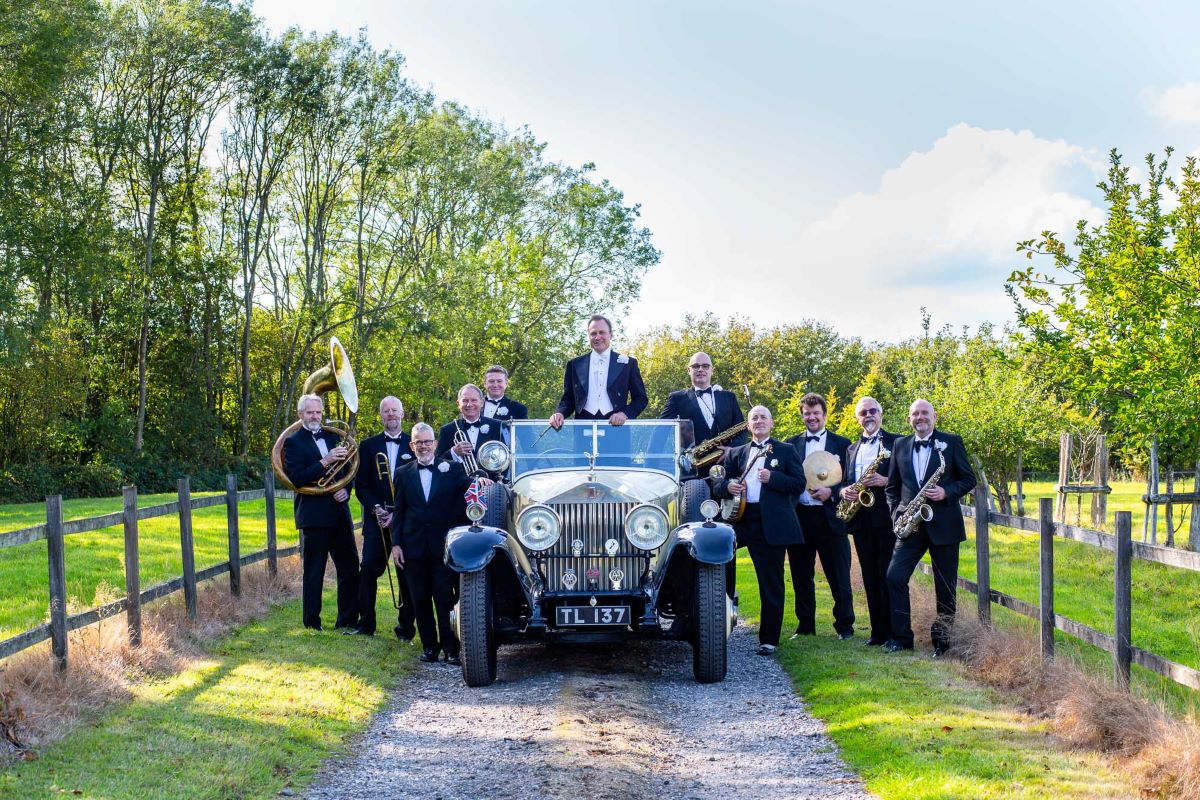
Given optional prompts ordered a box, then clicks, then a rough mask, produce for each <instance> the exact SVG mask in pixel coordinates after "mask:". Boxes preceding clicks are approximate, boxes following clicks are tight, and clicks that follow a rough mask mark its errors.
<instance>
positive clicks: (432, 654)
mask: <svg viewBox="0 0 1200 800" xmlns="http://www.w3.org/2000/svg"><path fill="white" fill-rule="evenodd" d="M417 660H418V661H424V662H425V663H426V664H436V663H437V660H438V651H437V650H422V651H421V655H419V656H417Z"/></svg>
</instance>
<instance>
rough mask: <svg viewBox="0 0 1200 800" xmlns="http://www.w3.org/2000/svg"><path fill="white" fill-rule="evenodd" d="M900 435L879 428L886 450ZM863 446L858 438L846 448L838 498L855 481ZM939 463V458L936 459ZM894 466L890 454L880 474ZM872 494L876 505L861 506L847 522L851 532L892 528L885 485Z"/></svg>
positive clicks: (882, 464)
mask: <svg viewBox="0 0 1200 800" xmlns="http://www.w3.org/2000/svg"><path fill="white" fill-rule="evenodd" d="M899 438H900V437H899V436H897V435H896V434H894V433H889V432H888V431H885V430H883V429H882V428H880V429H879V443H880V446H881V447H883V449H885V450H892V449H893V448H894V447H895V446H896V440H897V439H899ZM861 446H862V439H861V438H859V439H856V440H854V441H853V442H851V443H850V446H849V447H848V448H846V463H845V464H844V465H843V466H844V468H845V469H844V475H845V477H844V478H843V479H842V483H841V486H839V487H838V500H839V501H840V500H841V490H842V489H844V488H845V487H847V486H850V485H851V484H853V483H854V462H855V460H856V459H857V458H858V449H859V448H860V447H861ZM934 463H935V464H936V463H937V459H934ZM891 466H892V458H891V457H890V456H889V457H888V458H885V459H884V460H883V461H882V462H880V464H879V470H878V472H879V474H880V475H882V476H884V477H885V478H886V477H887V476H888V475H889V474H890V470H891ZM870 491H871V494H873V495H875V505H873V506H871V507H870V508H860V509H859V510H858V513H856V514H855V515H854V516H853V517H852V518H851V519H850V521H849V522H847V523H846V530H847V531H849V532H850V533H854V532H856V531H860V530H862V529H864V528H867V527H870V528H882V527H886V528H887V529H888V530H889V531H890V530H891V528H892V515H891V512H890V511H888V502H887V493H886V492H885V491H884V487H882V486H876V487H875V488H873V489H871V490H870Z"/></svg>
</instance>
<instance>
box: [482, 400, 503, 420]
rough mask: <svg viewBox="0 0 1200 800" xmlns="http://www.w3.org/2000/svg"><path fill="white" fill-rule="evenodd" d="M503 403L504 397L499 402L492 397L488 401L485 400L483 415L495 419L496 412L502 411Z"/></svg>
mask: <svg viewBox="0 0 1200 800" xmlns="http://www.w3.org/2000/svg"><path fill="white" fill-rule="evenodd" d="M503 402H504V397H503V395H501V397H500V399H499V400H493V399H492V398H490V397H489V398H488V399H486V400H484V401H483V415H484V416H485V417H493V418H494V417H495V416H496V412H497V411H499V410H500V406H501V404H503Z"/></svg>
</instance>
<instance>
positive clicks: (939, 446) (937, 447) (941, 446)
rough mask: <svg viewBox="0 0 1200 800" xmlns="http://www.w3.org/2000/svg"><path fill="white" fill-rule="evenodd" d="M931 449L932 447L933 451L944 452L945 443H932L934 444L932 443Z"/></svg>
mask: <svg viewBox="0 0 1200 800" xmlns="http://www.w3.org/2000/svg"><path fill="white" fill-rule="evenodd" d="M933 447H934V449H935V450H945V449H946V443H945V442H943V441H934V443H933Z"/></svg>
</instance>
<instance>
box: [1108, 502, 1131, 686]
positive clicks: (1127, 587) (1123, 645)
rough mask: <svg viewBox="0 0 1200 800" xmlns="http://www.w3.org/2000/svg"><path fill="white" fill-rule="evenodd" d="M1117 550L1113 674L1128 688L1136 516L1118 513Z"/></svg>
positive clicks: (1114, 581)
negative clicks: (1134, 523) (1134, 525)
mask: <svg viewBox="0 0 1200 800" xmlns="http://www.w3.org/2000/svg"><path fill="white" fill-rule="evenodd" d="M1116 522H1117V525H1116V527H1117V547H1116V553H1115V554H1114V559H1115V568H1114V569H1113V586H1114V589H1115V590H1116V591H1115V592H1114V594H1113V639H1114V641H1115V644H1116V647H1114V648H1113V673H1114V678H1115V680H1116V682H1117V684H1118V685H1120V686H1126V687H1127V686H1129V665H1130V663H1131V662H1132V661H1133V649H1132V644H1131V642H1130V638H1131V636H1132V626H1133V602H1132V597H1133V588H1132V583H1133V581H1132V577H1131V567H1132V564H1133V530H1132V529H1133V515H1132V514H1131V513H1130V512H1128V511H1118V512H1117V520H1116Z"/></svg>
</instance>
